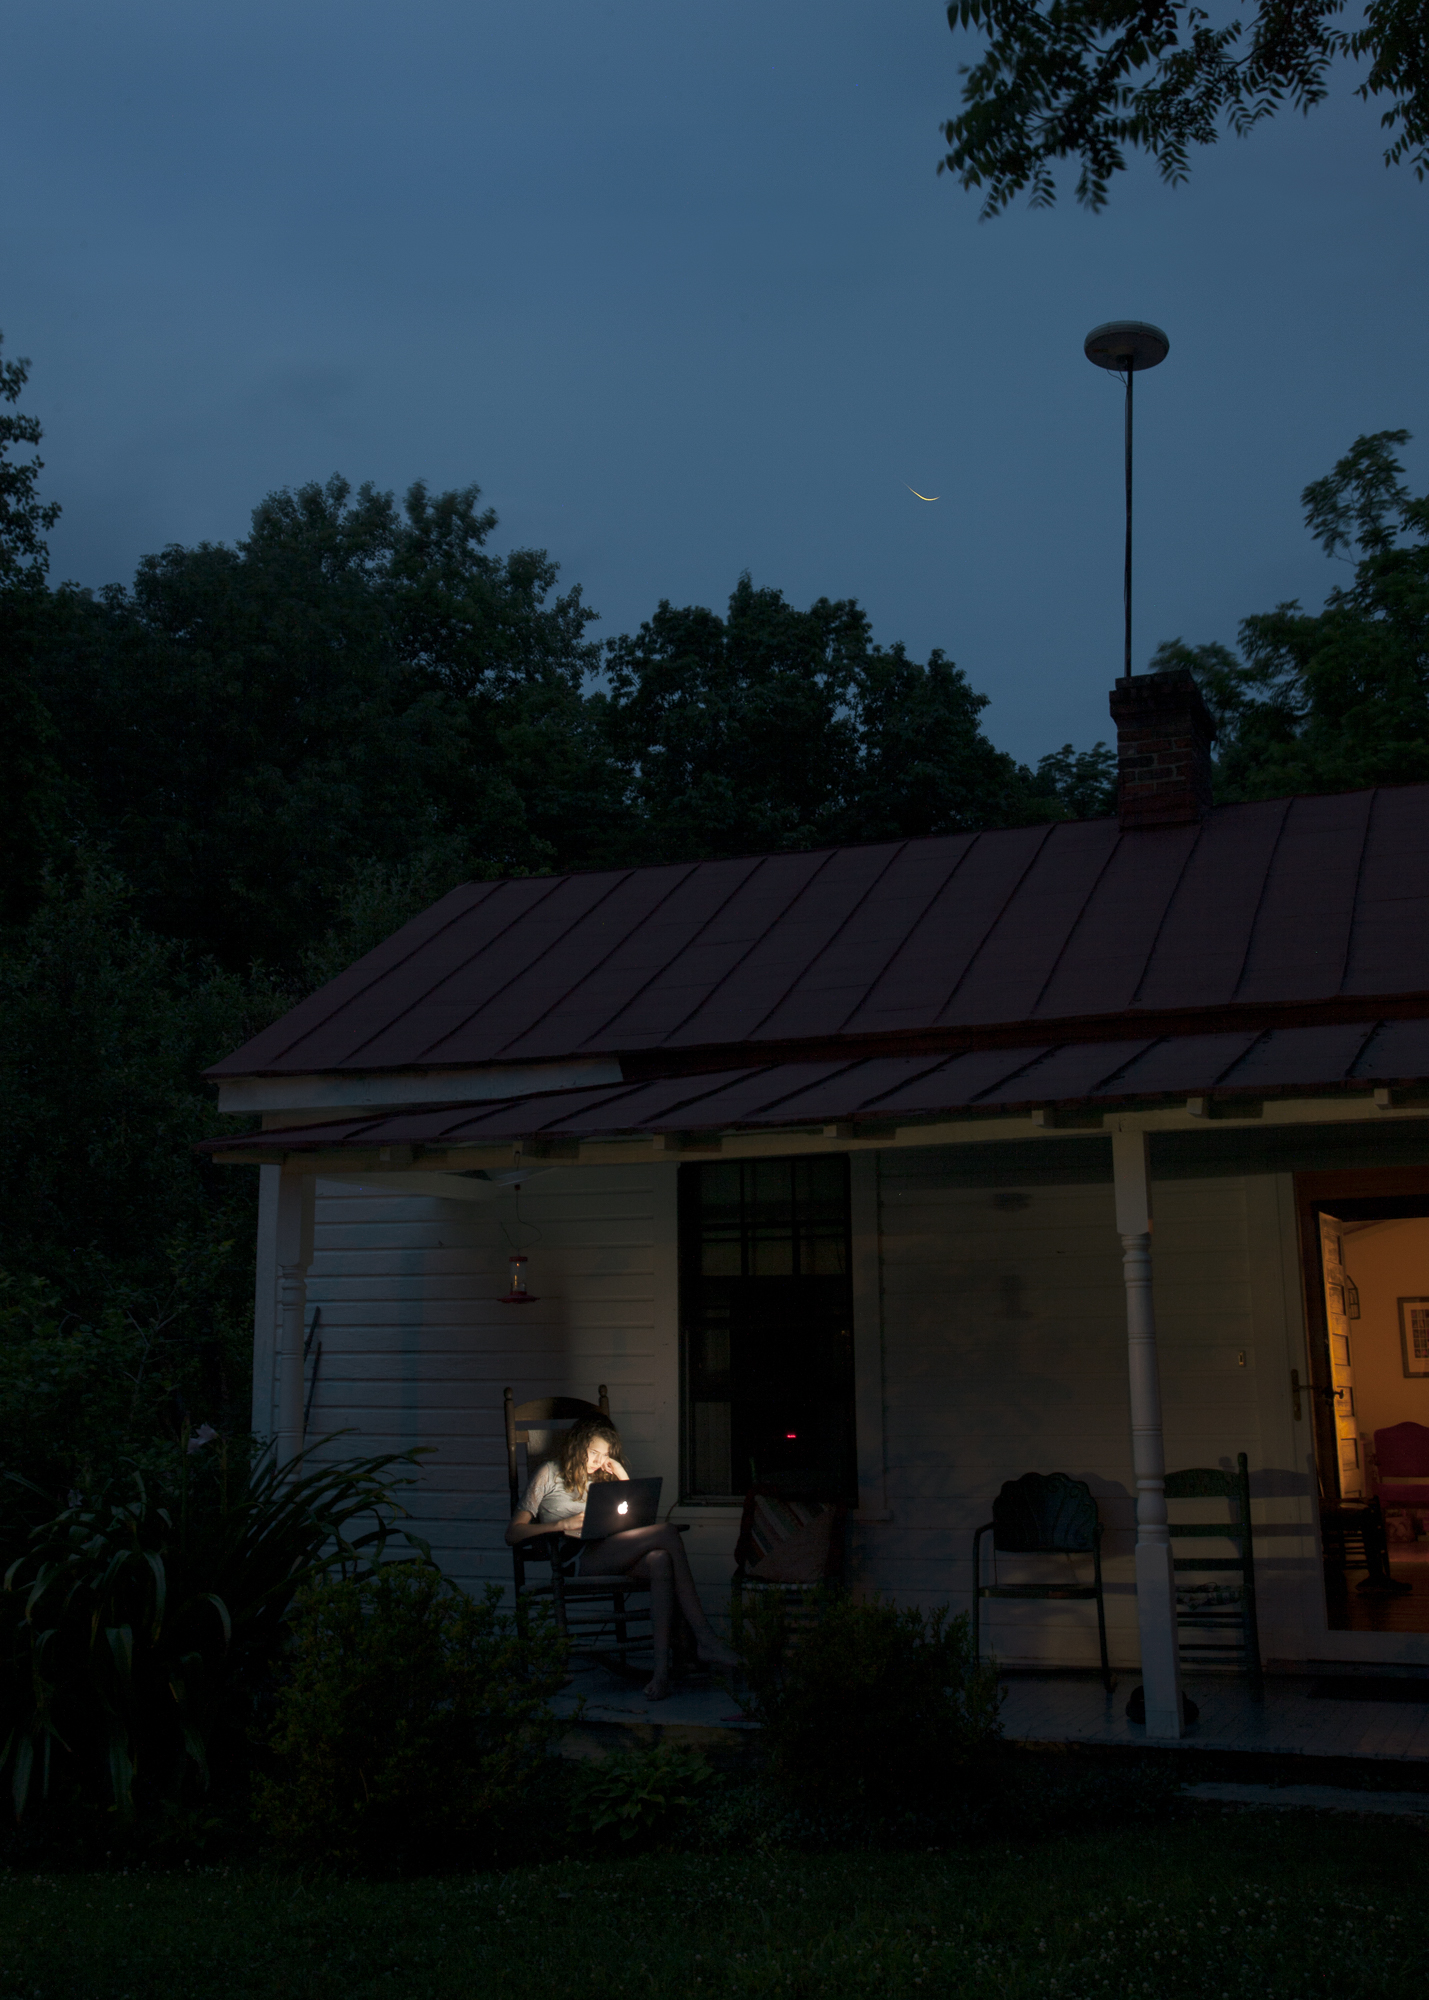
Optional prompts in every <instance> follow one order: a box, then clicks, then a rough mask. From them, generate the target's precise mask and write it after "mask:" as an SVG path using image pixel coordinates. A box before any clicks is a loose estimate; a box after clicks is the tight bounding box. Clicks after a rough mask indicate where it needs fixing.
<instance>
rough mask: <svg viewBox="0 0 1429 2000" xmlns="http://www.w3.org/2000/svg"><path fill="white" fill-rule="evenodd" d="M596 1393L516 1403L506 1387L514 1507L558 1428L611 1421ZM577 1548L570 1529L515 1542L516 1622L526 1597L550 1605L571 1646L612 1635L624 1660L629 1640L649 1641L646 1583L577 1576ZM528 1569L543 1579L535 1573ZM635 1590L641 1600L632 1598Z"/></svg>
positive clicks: (527, 1601) (542, 1461)
mask: <svg viewBox="0 0 1429 2000" xmlns="http://www.w3.org/2000/svg"><path fill="white" fill-rule="evenodd" d="M597 1394H598V1395H599V1397H600V1401H599V1402H598V1403H586V1402H583V1401H581V1399H580V1398H579V1397H577V1396H541V1397H538V1398H537V1399H536V1400H535V1401H534V1402H529V1403H516V1402H513V1400H512V1395H511V1391H510V1390H509V1389H508V1390H507V1391H506V1392H505V1397H504V1406H505V1420H506V1472H507V1480H508V1483H509V1485H510V1489H511V1511H512V1513H513V1514H514V1513H515V1512H516V1510H517V1508H518V1507H519V1506H520V1505H521V1496H522V1494H524V1493H525V1491H526V1489H527V1487H528V1486H529V1485H530V1483H531V1481H532V1479H533V1478H534V1477H535V1475H536V1473H537V1472H538V1471H539V1470H540V1468H541V1467H542V1466H543V1465H544V1464H545V1462H546V1460H547V1459H548V1458H550V1457H552V1456H553V1454H554V1453H555V1450H556V1447H557V1444H558V1443H559V1441H560V1437H561V1434H562V1432H563V1431H567V1430H569V1429H570V1428H571V1427H572V1425H574V1424H578V1423H583V1422H585V1421H586V1420H587V1419H588V1418H592V1417H594V1418H601V1417H604V1418H605V1420H606V1421H607V1422H609V1420H610V1400H609V1398H608V1396H607V1394H606V1388H605V1384H604V1383H603V1382H602V1383H601V1385H600V1388H599V1390H598V1391H597ZM523 1457H524V1460H525V1463H524V1466H523V1464H522V1463H521V1460H522V1458H523ZM579 1555H580V1543H579V1542H578V1541H575V1540H573V1539H572V1538H571V1537H569V1536H567V1535H535V1536H533V1537H532V1538H531V1540H530V1541H527V1542H517V1543H515V1544H514V1545H513V1547H512V1550H511V1561H512V1566H513V1569H514V1571H515V1578H516V1617H517V1621H518V1623H519V1624H521V1625H522V1626H523V1627H524V1625H525V1620H526V1613H527V1610H528V1608H529V1607H530V1605H531V1604H533V1603H536V1604H549V1605H550V1607H551V1610H552V1612H553V1614H554V1616H555V1620H556V1624H557V1626H558V1628H559V1629H560V1631H561V1632H562V1633H564V1634H565V1636H566V1637H567V1638H568V1639H570V1641H571V1642H572V1644H573V1645H581V1646H582V1647H585V1648H589V1647H590V1646H592V1645H593V1643H594V1642H595V1641H596V1640H598V1639H601V1638H604V1637H607V1636H609V1637H610V1638H612V1639H613V1641H614V1646H613V1650H614V1651H615V1652H616V1653H617V1654H618V1655H619V1659H620V1664H621V1665H622V1667H623V1666H624V1665H625V1664H626V1655H627V1653H628V1652H629V1651H630V1650H631V1648H632V1647H633V1646H635V1645H637V1644H643V1645H649V1643H650V1631H649V1626H650V1602H649V1591H648V1588H647V1586H646V1585H645V1584H643V1583H631V1582H629V1581H628V1580H627V1579H626V1578H624V1577H619V1576H600V1577H589V1578H583V1577H580V1576H578V1575H577V1574H576V1561H577V1558H578V1557H579ZM528 1571H534V1572H535V1573H536V1577H537V1578H538V1579H541V1580H532V1578H531V1577H530V1576H529V1575H528ZM635 1597H641V1598H643V1599H644V1602H643V1603H640V1604H636V1603H633V1602H632V1599H633V1598H635ZM636 1625H643V1627H644V1628H645V1630H644V1632H643V1634H642V1635H641V1637H640V1638H639V1639H636V1638H634V1637H633V1636H632V1631H631V1628H632V1626H636Z"/></svg>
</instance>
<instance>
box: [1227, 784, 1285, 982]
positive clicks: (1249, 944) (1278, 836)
mask: <svg viewBox="0 0 1429 2000" xmlns="http://www.w3.org/2000/svg"><path fill="white" fill-rule="evenodd" d="M1294 803H1295V801H1294V800H1293V799H1287V800H1286V801H1285V810H1284V811H1283V812H1282V813H1281V815H1280V824H1279V826H1278V827H1277V828H1276V829H1275V839H1274V842H1273V843H1272V845H1271V849H1270V853H1269V854H1268V855H1267V857H1266V862H1265V873H1264V875H1262V876H1261V878H1260V894H1259V895H1258V896H1257V897H1256V899H1255V908H1254V909H1253V910H1252V911H1251V913H1250V923H1249V925H1248V926H1247V928H1246V933H1245V950H1244V951H1243V952H1242V953H1241V957H1240V971H1239V972H1238V973H1237V974H1236V982H1235V985H1234V986H1233V987H1232V988H1231V991H1230V997H1231V999H1232V1000H1235V999H1237V998H1238V997H1239V994H1240V989H1241V987H1242V986H1244V984H1245V975H1246V973H1247V972H1249V970H1250V954H1251V952H1252V951H1253V950H1254V949H1255V932H1256V927H1257V925H1258V924H1259V922H1260V913H1261V911H1262V910H1263V909H1264V908H1265V898H1266V896H1267V895H1268V893H1269V891H1270V878H1271V876H1272V875H1273V874H1274V873H1275V862H1276V857H1277V856H1278V855H1279V853H1280V843H1281V841H1282V840H1283V839H1284V838H1285V829H1286V827H1287V826H1288V825H1289V824H1290V808H1291V806H1293V805H1294Z"/></svg>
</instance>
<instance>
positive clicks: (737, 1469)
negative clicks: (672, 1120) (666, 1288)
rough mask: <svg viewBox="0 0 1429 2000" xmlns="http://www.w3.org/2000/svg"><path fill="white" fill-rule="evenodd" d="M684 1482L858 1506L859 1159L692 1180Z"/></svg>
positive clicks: (731, 1493)
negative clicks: (771, 1488) (855, 1286)
mask: <svg viewBox="0 0 1429 2000" xmlns="http://www.w3.org/2000/svg"><path fill="white" fill-rule="evenodd" d="M680 1320H681V1326H682V1341H683V1354H682V1370H683V1391H684V1424H683V1451H682V1468H681V1484H682V1487H683V1490H684V1493H685V1495H686V1496H687V1497H689V1498H691V1499H698V1500H726V1499H730V1498H733V1497H735V1496H737V1495H739V1494H741V1493H743V1491H744V1490H745V1488H746V1487H747V1486H750V1485H754V1484H761V1485H777V1486H782V1487H784V1489H785V1490H786V1491H790V1492H796V1491H803V1492H817V1493H821V1494H827V1495H829V1496H830V1497H838V1498H846V1499H848V1500H850V1501H856V1500H857V1496H858V1480H857V1469H856V1462H855V1456H854V1418H853V1317H852V1311H851V1301H850V1293H849V1194H848V1161H847V1159H845V1158H844V1157H843V1156H842V1155H818V1156H814V1157H811V1158H808V1159H801V1160H745V1161H737V1162H736V1161H729V1162H724V1161H721V1162H719V1163H718V1164H715V1163H711V1164H710V1165H708V1166H687V1167H681V1169H680Z"/></svg>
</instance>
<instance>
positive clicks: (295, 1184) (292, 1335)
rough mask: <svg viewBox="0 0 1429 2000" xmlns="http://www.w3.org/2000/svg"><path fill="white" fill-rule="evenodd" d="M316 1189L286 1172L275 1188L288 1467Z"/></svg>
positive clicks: (297, 1425) (282, 1426)
mask: <svg viewBox="0 0 1429 2000" xmlns="http://www.w3.org/2000/svg"><path fill="white" fill-rule="evenodd" d="M315 1188H316V1182H315V1181H314V1179H313V1176H312V1175H311V1174H288V1173H285V1174H284V1175H283V1178H282V1180H281V1181H280V1182H279V1184H278V1463H279V1465H287V1464H288V1463H289V1461H290V1460H292V1459H294V1458H296V1457H297V1456H298V1453H299V1452H300V1451H301V1450H302V1448H303V1329H304V1325H305V1322H306V1319H307V1302H308V1266H309V1264H311V1262H312V1261H313V1195H314V1191H315Z"/></svg>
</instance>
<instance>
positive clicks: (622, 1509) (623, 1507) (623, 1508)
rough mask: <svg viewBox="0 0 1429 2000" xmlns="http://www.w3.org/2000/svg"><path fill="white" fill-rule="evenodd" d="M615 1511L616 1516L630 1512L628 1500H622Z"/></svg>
mask: <svg viewBox="0 0 1429 2000" xmlns="http://www.w3.org/2000/svg"><path fill="white" fill-rule="evenodd" d="M615 1511H616V1513H617V1514H628V1513H629V1512H630V1502H629V1501H628V1500H622V1501H621V1503H620V1505H619V1506H618V1507H617V1508H616V1510H615Z"/></svg>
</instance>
